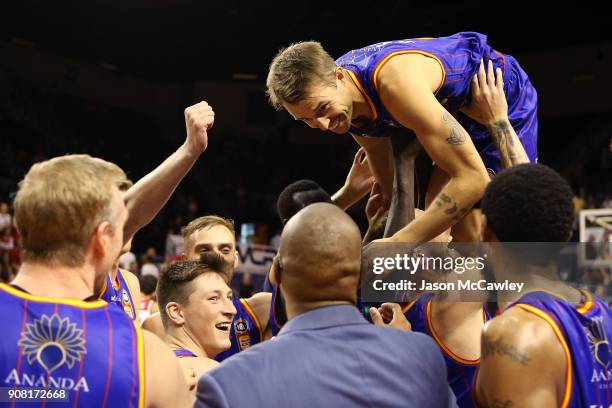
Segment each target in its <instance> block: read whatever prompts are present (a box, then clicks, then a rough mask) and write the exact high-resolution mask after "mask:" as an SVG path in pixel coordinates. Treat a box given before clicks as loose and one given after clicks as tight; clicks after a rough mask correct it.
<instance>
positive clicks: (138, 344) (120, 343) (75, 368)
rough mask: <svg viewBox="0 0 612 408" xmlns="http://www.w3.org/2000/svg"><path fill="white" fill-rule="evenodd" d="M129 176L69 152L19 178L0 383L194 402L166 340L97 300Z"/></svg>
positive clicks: (73, 393)
mask: <svg viewBox="0 0 612 408" xmlns="http://www.w3.org/2000/svg"><path fill="white" fill-rule="evenodd" d="M125 180H126V176H125V173H124V172H123V171H122V170H121V169H120V168H119V167H117V166H116V165H114V164H112V163H109V162H106V161H104V160H101V159H96V158H92V157H90V156H87V155H69V156H63V157H58V158H54V159H51V160H47V161H44V162H41V163H37V164H35V165H33V166H32V167H31V169H30V170H29V171H28V173H27V174H26V176H25V178H24V180H23V181H22V182H21V183H20V188H19V191H18V193H17V196H16V198H15V217H16V222H17V226H18V228H19V232H20V234H21V238H22V259H23V263H22V265H21V267H20V269H19V272H18V274H17V277H16V278H15V280H14V281H13V282H12V283H11V284H10V285H5V284H0V314H1V315H2V316H3V322H4V324H3V331H2V336H1V337H0V344H1V347H0V381H1V386H2V387H8V388H12V389H20V388H22V387H24V388H25V389H28V388H31V387H40V388H48V389H51V390H53V389H57V390H58V391H59V390H60V389H63V390H65V391H66V394H67V395H66V400H65V401H64V402H62V403H57V404H53V405H54V406H57V407H92V406H113V407H136V406H139V407H140V406H147V407H160V406H177V407H187V406H190V405H191V404H192V400H191V396H190V395H189V393H188V391H187V385H186V383H185V380H184V377H183V375H182V373H181V370H180V367H179V365H178V363H177V361H176V359H175V358H174V356H173V355H172V352H171V351H170V350H169V349H168V347H167V346H166V345H165V344H164V343H163V342H161V341H160V340H159V339H158V338H156V337H155V336H153V335H151V334H149V333H143V332H141V330H140V328H139V327H138V325H137V324H136V323H135V322H134V321H133V320H132V319H130V318H128V317H127V316H126V314H125V313H124V312H123V311H122V310H119V309H118V308H117V307H115V306H113V305H109V304H108V303H106V302H104V301H101V300H98V294H99V293H100V291H101V289H102V286H103V284H104V280H105V279H106V276H107V275H108V271H109V270H110V268H111V265H112V264H113V262H115V260H116V259H117V257H118V256H119V252H120V250H121V247H122V246H123V244H124V242H123V231H124V228H125V227H126V221H127V219H128V211H127V208H126V205H125V203H124V200H123V196H122V194H121V191H120V190H119V188H118V187H117V186H120V185H121V184H122V183H124V182H125ZM42 215H44V216H42ZM14 402H15V403H18V402H19V401H16V400H14ZM17 405H19V404H17ZM29 406H44V401H42V400H40V403H34V404H30V405H29Z"/></svg>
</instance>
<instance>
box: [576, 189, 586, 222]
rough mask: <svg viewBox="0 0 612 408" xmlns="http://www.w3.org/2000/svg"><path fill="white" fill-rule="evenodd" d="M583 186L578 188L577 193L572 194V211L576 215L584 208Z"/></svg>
mask: <svg viewBox="0 0 612 408" xmlns="http://www.w3.org/2000/svg"><path fill="white" fill-rule="evenodd" d="M584 195H585V194H584V188H583V187H581V188H580V189H579V193H578V195H575V196H574V200H573V201H574V213H575V214H576V215H578V214H579V213H580V211H582V210H584V206H585V205H586V200H585V199H584Z"/></svg>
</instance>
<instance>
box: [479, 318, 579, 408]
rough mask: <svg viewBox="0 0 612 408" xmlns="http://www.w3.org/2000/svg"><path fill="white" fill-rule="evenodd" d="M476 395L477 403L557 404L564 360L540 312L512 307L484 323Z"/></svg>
mask: <svg viewBox="0 0 612 408" xmlns="http://www.w3.org/2000/svg"><path fill="white" fill-rule="evenodd" d="M481 353H482V354H481V358H480V369H479V371H478V377H477V378H476V386H475V387H476V388H475V397H476V401H477V403H478V405H479V406H482V407H499V408H502V407H503V408H516V407H542V408H547V407H558V406H560V405H561V402H562V400H563V396H564V390H565V375H566V369H567V365H568V363H569V364H571V362H568V361H566V358H565V354H564V351H563V348H562V346H561V342H560V341H559V339H558V338H557V336H556V335H555V332H554V331H553V329H552V328H551V326H549V325H548V323H546V321H544V320H543V319H542V318H540V317H538V316H536V315H534V314H532V313H530V312H528V311H526V310H523V309H521V308H520V307H513V308H511V309H509V310H507V311H506V312H504V313H503V314H502V315H501V316H498V317H496V318H495V319H493V320H491V321H490V322H488V323H487V324H486V325H485V328H484V330H483V335H482V344H481Z"/></svg>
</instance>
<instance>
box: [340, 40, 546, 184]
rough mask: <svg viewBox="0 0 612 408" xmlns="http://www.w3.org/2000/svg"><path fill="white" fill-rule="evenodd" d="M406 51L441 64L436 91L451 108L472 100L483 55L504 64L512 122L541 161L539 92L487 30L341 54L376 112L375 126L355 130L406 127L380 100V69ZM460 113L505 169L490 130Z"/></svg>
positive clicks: (494, 168)
mask: <svg viewBox="0 0 612 408" xmlns="http://www.w3.org/2000/svg"><path fill="white" fill-rule="evenodd" d="M402 54H420V55H424V56H426V57H428V58H432V59H433V60H435V61H436V62H437V63H438V64H439V65H440V68H441V70H442V74H443V79H442V84H441V86H440V87H439V89H437V90H436V92H435V95H436V98H437V99H438V101H440V102H444V106H445V108H446V109H447V110H448V111H451V112H452V111H457V110H458V109H459V108H461V107H463V106H466V105H468V104H469V103H470V101H471V98H472V93H471V87H470V86H471V85H470V84H471V81H472V78H473V77H474V75H475V74H476V73H477V72H478V67H479V65H480V60H481V59H484V61H489V60H490V61H492V62H493V66H494V68H498V67H499V68H501V69H502V72H503V78H504V91H505V93H506V99H507V101H508V117H509V119H510V123H511V124H512V127H513V128H514V130H515V131H516V134H517V136H518V138H519V139H520V140H521V143H522V144H523V146H524V147H525V150H526V152H527V155H528V156H529V159H530V161H531V162H537V133H538V132H537V130H538V118H537V93H536V91H535V89H534V88H533V85H531V82H530V81H529V78H528V76H527V74H526V73H525V71H523V69H522V68H521V67H520V66H519V64H518V62H517V61H516V60H515V59H514V58H513V57H511V56H510V55H504V54H502V53H500V52H498V51H495V50H494V49H493V48H491V46H489V45H488V43H487V37H486V36H485V35H483V34H479V33H473V32H462V33H457V34H454V35H451V36H449V37H439V38H413V39H405V40H397V41H385V42H381V43H378V44H374V45H370V46H367V47H364V48H360V49H356V50H352V51H349V52H348V53H346V54H345V55H343V56H341V57H340V58H338V59H337V60H336V64H337V65H338V66H339V67H341V68H343V69H345V70H346V71H345V72H347V73H348V75H349V77H350V78H351V79H352V81H353V82H354V83H355V85H356V86H357V88H358V89H359V90H360V92H361V93H362V94H363V95H364V97H365V99H366V100H367V102H368V104H369V106H370V110H371V112H372V115H373V121H372V123H371V124H370V125H369V126H367V127H365V128H358V127H355V126H352V127H351V128H350V130H349V131H350V132H351V133H352V134H355V135H359V136H366V137H380V136H385V135H387V134H388V131H389V128H390V127H401V125H400V124H399V123H398V122H397V121H396V120H395V119H394V118H393V117H392V115H391V114H390V113H389V112H388V111H387V110H386V108H385V107H384V106H383V104H382V102H381V100H380V97H379V95H378V74H379V72H380V69H381V68H382V67H383V66H384V64H385V63H386V62H387V61H389V59H390V58H393V57H394V56H397V55H402ZM458 115H459V118H458V119H459V122H460V123H461V125H462V126H463V127H464V128H465V130H466V131H467V132H468V134H469V135H470V136H471V138H472V141H473V142H474V144H475V146H476V149H477V150H478V151H479V153H480V155H481V157H482V159H483V161H484V163H485V166H486V167H487V168H488V169H489V170H490V171H491V172H493V173H497V172H499V171H500V170H501V163H500V159H499V152H498V149H497V146H496V145H495V143H494V142H493V140H492V138H491V135H490V133H489V132H488V130H487V129H486V128H485V127H484V126H482V125H481V124H479V123H477V122H475V121H474V120H472V119H470V118H468V117H467V116H466V115H464V114H462V113H460V112H459V113H458Z"/></svg>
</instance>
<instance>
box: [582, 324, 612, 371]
mask: <svg viewBox="0 0 612 408" xmlns="http://www.w3.org/2000/svg"><path fill="white" fill-rule="evenodd" d="M585 332H586V336H587V339H588V340H589V348H590V349H591V354H592V355H593V358H594V359H595V361H597V362H598V363H599V364H600V365H601V366H602V367H603V368H605V369H608V366H609V365H610V343H609V341H608V336H607V334H606V330H605V326H604V322H603V317H602V316H597V317H594V318H593V319H592V320H591V322H590V323H589V324H588V325H587V327H585Z"/></svg>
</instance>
